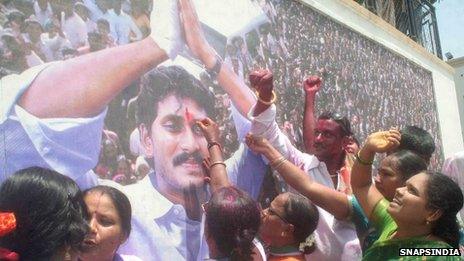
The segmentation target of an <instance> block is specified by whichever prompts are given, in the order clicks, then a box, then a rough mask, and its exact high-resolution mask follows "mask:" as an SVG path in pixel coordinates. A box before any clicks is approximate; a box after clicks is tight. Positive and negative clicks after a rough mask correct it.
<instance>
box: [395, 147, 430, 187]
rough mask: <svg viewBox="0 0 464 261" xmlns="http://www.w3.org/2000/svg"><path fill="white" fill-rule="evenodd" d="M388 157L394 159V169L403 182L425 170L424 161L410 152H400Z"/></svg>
mask: <svg viewBox="0 0 464 261" xmlns="http://www.w3.org/2000/svg"><path fill="white" fill-rule="evenodd" d="M388 157H392V158H393V159H394V165H395V168H396V170H397V171H398V172H399V174H401V176H402V180H403V181H406V180H408V179H409V178H410V177H412V176H414V175H416V174H418V173H419V172H422V171H425V170H426V169H427V164H426V162H425V160H424V159H423V158H422V157H421V156H419V155H418V154H417V153H414V152H412V151H410V150H400V151H397V152H395V153H392V154H390V155H388Z"/></svg>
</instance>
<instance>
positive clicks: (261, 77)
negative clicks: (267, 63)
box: [249, 69, 277, 116]
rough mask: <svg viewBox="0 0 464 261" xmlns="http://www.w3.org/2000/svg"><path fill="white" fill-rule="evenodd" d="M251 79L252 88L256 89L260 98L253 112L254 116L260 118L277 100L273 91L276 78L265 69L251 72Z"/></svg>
mask: <svg viewBox="0 0 464 261" xmlns="http://www.w3.org/2000/svg"><path fill="white" fill-rule="evenodd" d="M249 79H250V84H251V87H253V88H254V89H256V92H257V96H258V97H257V98H258V101H257V102H256V107H255V109H254V110H253V116H258V115H260V114H261V113H262V112H264V111H265V110H267V109H268V108H269V106H271V105H272V103H274V101H275V99H276V98H277V97H276V94H275V92H274V90H273V89H274V85H273V80H274V77H273V75H272V72H271V71H269V70H266V69H264V70H257V71H253V72H251V73H250V76H249Z"/></svg>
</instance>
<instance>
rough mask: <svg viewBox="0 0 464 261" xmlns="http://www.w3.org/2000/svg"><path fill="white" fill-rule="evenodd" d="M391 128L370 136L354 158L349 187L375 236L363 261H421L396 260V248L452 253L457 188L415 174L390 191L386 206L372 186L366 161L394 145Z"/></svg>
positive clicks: (436, 177)
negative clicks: (434, 249)
mask: <svg viewBox="0 0 464 261" xmlns="http://www.w3.org/2000/svg"><path fill="white" fill-rule="evenodd" d="M399 141H400V133H399V132H398V131H397V130H396V129H392V130H390V131H384V132H376V133H373V134H371V135H370V136H369V137H368V138H367V139H366V142H365V144H364V146H363V147H362V148H361V150H360V151H359V153H358V154H357V157H356V162H355V164H354V166H353V169H352V177H351V186H352V188H353V193H354V194H355V196H356V198H357V199H358V202H359V204H360V205H361V207H362V208H363V210H364V212H365V213H366V214H367V216H368V217H369V220H370V221H371V222H372V223H373V224H374V225H375V227H376V228H377V231H379V233H380V237H379V239H378V240H377V241H376V242H375V243H374V244H373V245H372V246H371V247H370V248H369V249H367V251H366V252H365V253H364V256H363V260H398V259H401V260H424V257H422V256H399V254H400V248H457V247H458V241H459V227H458V224H457V221H456V213H457V212H458V211H459V210H460V209H461V207H462V205H463V195H462V192H461V190H460V189H459V187H458V186H457V185H456V184H455V183H454V182H453V181H452V180H451V179H449V178H448V177H446V176H444V175H443V174H440V173H433V172H421V173H419V174H417V175H414V176H412V177H411V178H409V179H408V180H407V181H406V185H405V186H404V187H400V188H398V189H397V190H396V193H395V196H394V198H393V201H392V202H388V201H387V200H386V199H385V198H384V197H383V196H382V194H381V193H380V192H379V191H378V190H377V189H376V187H375V186H374V185H373V184H372V177H371V172H372V160H373V159H374V156H375V154H376V153H383V152H386V151H389V150H391V149H392V148H394V147H395V146H398V144H399ZM425 258H426V260H460V257H459V256H453V257H451V256H450V257H443V256H427V257H425Z"/></svg>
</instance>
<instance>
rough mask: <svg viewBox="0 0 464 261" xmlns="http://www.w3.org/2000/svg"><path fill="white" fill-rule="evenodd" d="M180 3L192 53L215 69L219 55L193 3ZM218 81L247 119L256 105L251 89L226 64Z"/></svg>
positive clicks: (186, 36) (186, 38)
mask: <svg viewBox="0 0 464 261" xmlns="http://www.w3.org/2000/svg"><path fill="white" fill-rule="evenodd" d="M179 3H180V10H181V14H182V16H181V17H182V22H183V26H184V32H185V41H186V43H187V45H188V47H189V49H190V51H192V53H193V54H194V55H195V56H197V57H198V58H199V59H200V60H201V61H202V63H203V64H204V65H205V67H206V68H207V69H212V68H214V66H215V64H216V61H217V55H216V52H215V51H214V49H213V48H212V47H211V46H210V45H209V44H208V42H207V41H206V38H205V36H204V34H203V31H202V30H201V26H200V23H199V21H198V16H197V13H196V11H195V7H194V6H193V3H192V1H191V0H179ZM217 81H218V83H219V85H220V86H221V87H222V88H223V89H224V91H225V92H226V93H227V94H228V95H229V96H230V98H231V100H232V102H233V103H234V105H235V106H236V107H237V109H238V110H239V112H240V113H241V114H242V115H243V116H245V117H246V115H247V113H248V112H249V111H250V109H251V106H252V105H253V104H254V103H255V98H254V96H253V93H252V92H251V90H250V88H248V87H247V86H246V85H245V83H244V81H243V80H242V79H240V78H239V77H238V76H237V75H236V74H235V72H234V71H233V70H232V68H230V67H229V66H228V65H226V64H224V63H223V64H222V66H221V69H220V71H219V74H218V75H217Z"/></svg>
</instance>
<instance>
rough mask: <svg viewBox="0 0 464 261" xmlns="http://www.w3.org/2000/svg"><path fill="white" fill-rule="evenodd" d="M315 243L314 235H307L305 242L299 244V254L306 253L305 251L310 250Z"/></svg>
mask: <svg viewBox="0 0 464 261" xmlns="http://www.w3.org/2000/svg"><path fill="white" fill-rule="evenodd" d="M315 242H316V237H315V236H314V233H313V234H311V235H309V236H308V237H307V238H306V240H305V242H301V243H300V247H299V250H300V252H303V253H306V250H307V249H309V248H311V247H312V246H313V245H314V244H315Z"/></svg>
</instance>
